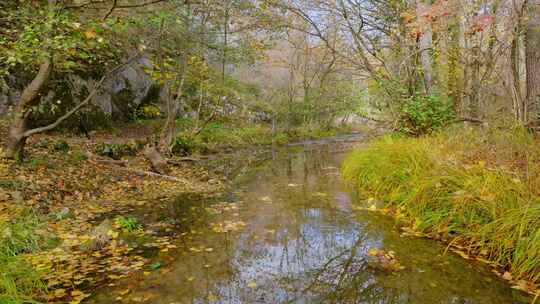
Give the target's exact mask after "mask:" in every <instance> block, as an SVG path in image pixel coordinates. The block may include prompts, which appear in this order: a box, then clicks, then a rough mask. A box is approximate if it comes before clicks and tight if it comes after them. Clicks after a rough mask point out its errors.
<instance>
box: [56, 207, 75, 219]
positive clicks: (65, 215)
mask: <svg viewBox="0 0 540 304" xmlns="http://www.w3.org/2000/svg"><path fill="white" fill-rule="evenodd" d="M72 216H73V214H72V213H71V210H69V208H68V207H64V208H62V210H60V211H59V212H58V213H56V219H57V220H63V219H67V218H70V217H72Z"/></svg>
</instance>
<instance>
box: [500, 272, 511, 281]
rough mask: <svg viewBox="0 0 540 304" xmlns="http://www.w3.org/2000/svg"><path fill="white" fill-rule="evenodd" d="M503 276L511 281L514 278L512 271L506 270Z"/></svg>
mask: <svg viewBox="0 0 540 304" xmlns="http://www.w3.org/2000/svg"><path fill="white" fill-rule="evenodd" d="M502 278H503V279H505V280H508V281H511V280H512V274H511V273H510V272H508V271H506V272H505V273H503V275H502Z"/></svg>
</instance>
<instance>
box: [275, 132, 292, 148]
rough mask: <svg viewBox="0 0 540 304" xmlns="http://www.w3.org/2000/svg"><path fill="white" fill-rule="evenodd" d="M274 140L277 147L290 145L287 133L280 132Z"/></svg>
mask: <svg viewBox="0 0 540 304" xmlns="http://www.w3.org/2000/svg"><path fill="white" fill-rule="evenodd" d="M272 140H273V142H274V143H275V144H276V145H279V146H283V145H286V144H287V143H289V135H287V133H285V132H279V133H277V134H276V135H274V138H273V139H272Z"/></svg>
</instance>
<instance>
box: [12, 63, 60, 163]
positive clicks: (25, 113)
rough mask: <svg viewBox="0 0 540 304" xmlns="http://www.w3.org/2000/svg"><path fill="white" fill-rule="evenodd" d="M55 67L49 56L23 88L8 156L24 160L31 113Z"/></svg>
mask: <svg viewBox="0 0 540 304" xmlns="http://www.w3.org/2000/svg"><path fill="white" fill-rule="evenodd" d="M52 69H53V64H52V60H51V59H50V58H47V59H45V60H44V62H43V63H42V64H41V66H40V67H39V72H38V73H37V75H36V77H35V78H34V79H33V80H32V82H31V83H30V84H29V85H28V86H27V87H26V88H25V89H24V90H23V92H22V94H21V97H20V99H19V102H18V104H17V108H16V109H15V117H14V120H13V123H12V124H11V126H10V128H9V135H8V140H7V146H6V148H7V157H9V158H13V159H17V160H22V158H23V156H24V146H25V144H26V138H27V137H28V135H26V134H25V133H26V131H28V120H29V118H30V114H31V108H32V107H34V106H36V105H38V104H39V101H40V98H39V96H40V93H41V92H42V91H43V89H44V88H45V86H46V85H47V82H48V81H49V79H50V77H51V72H52Z"/></svg>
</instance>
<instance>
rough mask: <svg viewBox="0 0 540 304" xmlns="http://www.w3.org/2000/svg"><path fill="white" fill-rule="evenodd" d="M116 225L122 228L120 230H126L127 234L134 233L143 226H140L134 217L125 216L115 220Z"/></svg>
mask: <svg viewBox="0 0 540 304" xmlns="http://www.w3.org/2000/svg"><path fill="white" fill-rule="evenodd" d="M114 223H115V224H116V225H118V226H119V227H120V229H122V230H125V231H127V232H132V231H135V230H137V229H139V227H140V226H141V225H140V224H139V221H138V220H137V219H136V218H133V217H123V216H117V217H116V218H115V219H114Z"/></svg>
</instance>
